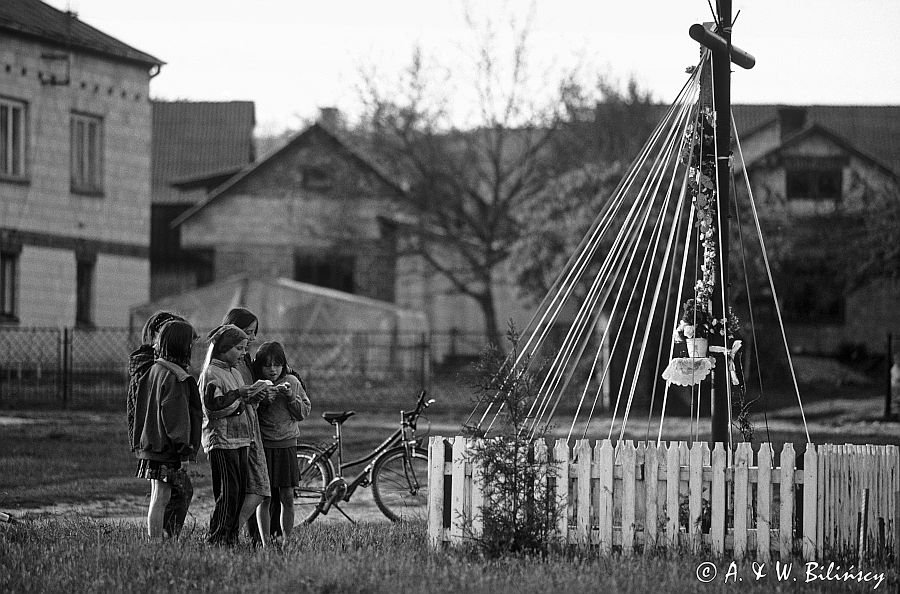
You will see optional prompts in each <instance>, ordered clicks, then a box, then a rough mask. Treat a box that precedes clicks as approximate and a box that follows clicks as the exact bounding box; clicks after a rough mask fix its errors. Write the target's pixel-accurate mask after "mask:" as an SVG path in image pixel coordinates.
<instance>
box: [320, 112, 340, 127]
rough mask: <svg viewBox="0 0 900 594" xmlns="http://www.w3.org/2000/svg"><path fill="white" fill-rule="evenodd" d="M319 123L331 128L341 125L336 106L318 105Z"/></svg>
mask: <svg viewBox="0 0 900 594" xmlns="http://www.w3.org/2000/svg"><path fill="white" fill-rule="evenodd" d="M319 123H320V124H322V125H323V126H325V127H326V128H329V129H331V130H337V129H338V128H340V127H341V110H339V109H338V108H337V107H320V108H319Z"/></svg>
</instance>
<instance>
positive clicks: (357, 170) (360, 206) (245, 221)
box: [172, 122, 403, 302]
mask: <svg viewBox="0 0 900 594" xmlns="http://www.w3.org/2000/svg"><path fill="white" fill-rule="evenodd" d="M402 191H403V190H402V188H401V187H400V186H399V184H398V183H397V182H395V181H393V180H392V179H391V178H390V177H389V176H388V175H387V174H386V173H385V172H383V171H382V170H381V169H380V168H379V166H378V165H377V163H376V162H375V160H374V159H371V158H369V157H368V156H367V155H365V154H364V153H363V152H362V151H361V150H360V149H359V148H358V147H357V145H356V144H355V143H353V142H351V141H350V140H348V139H346V138H345V137H344V135H343V134H342V133H341V132H339V131H338V130H337V129H336V128H335V127H333V126H330V125H328V124H326V123H324V122H317V123H315V124H313V125H311V126H309V127H308V128H306V129H305V130H303V131H301V132H299V133H298V134H296V135H295V136H294V137H293V138H291V139H290V140H289V141H288V142H287V143H285V144H284V145H283V146H282V147H281V148H280V149H278V150H275V151H273V152H271V153H270V154H269V155H267V156H266V157H264V158H262V159H260V160H258V161H256V162H254V163H252V164H249V165H247V166H245V167H244V168H243V169H242V170H241V171H240V172H239V173H237V174H236V175H234V176H232V177H231V178H230V179H228V180H227V181H226V182H225V183H223V184H221V185H219V186H218V187H216V188H215V189H213V190H212V191H211V192H209V193H208V195H207V196H206V198H205V199H204V200H203V201H201V202H199V203H197V204H196V205H195V206H193V207H191V208H190V209H188V210H186V211H185V212H184V213H182V214H181V215H180V216H178V217H176V218H175V220H174V221H173V222H172V226H173V227H174V228H179V229H180V232H181V243H182V246H183V247H184V248H185V249H191V250H204V251H207V252H208V253H210V261H211V264H212V272H211V277H212V280H215V281H218V280H221V279H225V278H229V277H231V276H233V275H235V274H244V273H250V274H252V275H254V276H257V277H285V278H289V279H293V280H297V281H301V282H305V283H309V284H313V285H319V286H323V287H328V288H332V289H337V290H339V291H343V292H346V293H351V294H356V295H360V296H363V297H370V298H374V299H378V300H382V301H387V302H394V301H395V279H396V269H397V265H396V260H397V253H396V247H397V246H396V238H395V233H394V228H393V226H392V225H391V224H390V222H388V220H387V219H386V218H385V216H386V215H389V214H390V213H391V212H393V209H394V205H395V200H396V198H397V196H398V195H399V194H400V193H401V192H402Z"/></svg>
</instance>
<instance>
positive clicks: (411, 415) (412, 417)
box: [401, 390, 434, 423]
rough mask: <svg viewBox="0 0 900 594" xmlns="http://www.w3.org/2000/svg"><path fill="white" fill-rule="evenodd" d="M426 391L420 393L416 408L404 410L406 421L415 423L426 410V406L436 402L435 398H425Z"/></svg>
mask: <svg viewBox="0 0 900 594" xmlns="http://www.w3.org/2000/svg"><path fill="white" fill-rule="evenodd" d="M425 395H426V391H425V390H422V391H421V392H420V393H419V398H418V400H417V401H416V408H415V409H414V410H412V411H409V412H403V411H401V412H403V416H404V417H406V421H407V422H408V423H415V422H416V419H417V418H418V417H419V416H420V415H421V414H422V413H423V412H424V411H425V409H426V408H428V407H429V406H431V405H432V404H433V403H434V398H431V399H429V400H425Z"/></svg>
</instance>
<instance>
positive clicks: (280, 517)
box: [253, 342, 310, 538]
mask: <svg viewBox="0 0 900 594" xmlns="http://www.w3.org/2000/svg"><path fill="white" fill-rule="evenodd" d="M253 375H254V377H255V378H256V379H258V380H268V381H270V382H272V383H273V384H275V386H276V389H275V390H272V391H270V394H271V396H269V397H268V398H266V399H265V400H263V401H262V402H261V403H260V405H259V410H258V412H257V414H258V416H259V430H260V433H261V434H262V442H263V446H264V448H265V453H266V463H267V464H266V465H267V467H268V471H269V483H270V485H271V487H272V496H271V498H270V499H269V514H270V525H271V530H272V535H273V536H277V535H279V534H282V535H284V538H288V537H289V536H290V534H291V529H292V528H293V527H294V487H297V486H298V485H299V484H300V469H299V466H298V465H297V438H298V437H300V427H299V425H298V423H299V422H300V421H302V420H303V419H305V418H306V417H307V415H309V411H310V402H309V396H308V395H307V394H306V390H305V389H304V388H303V385H302V383H301V382H300V380H299V379H298V378H297V377H295V376H294V375H292V374H291V373H289V367H288V363H287V357H286V356H285V354H284V347H282V346H281V343H278V342H264V343H263V344H262V345H260V347H259V350H258V351H257V352H256V359H255V360H254V361H253Z"/></svg>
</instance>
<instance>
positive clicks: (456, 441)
mask: <svg viewBox="0 0 900 594" xmlns="http://www.w3.org/2000/svg"><path fill="white" fill-rule="evenodd" d="M450 439H451V440H452V442H453V466H452V469H453V470H452V474H451V475H450V542H452V543H457V542H460V541H461V540H462V538H463V536H464V532H465V526H466V522H467V520H468V518H467V517H466V489H465V486H466V485H465V483H466V440H465V438H464V437H462V436H460V435H457V436H456V437H451V438H450Z"/></svg>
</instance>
